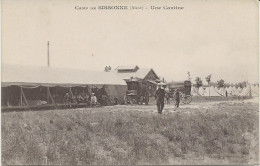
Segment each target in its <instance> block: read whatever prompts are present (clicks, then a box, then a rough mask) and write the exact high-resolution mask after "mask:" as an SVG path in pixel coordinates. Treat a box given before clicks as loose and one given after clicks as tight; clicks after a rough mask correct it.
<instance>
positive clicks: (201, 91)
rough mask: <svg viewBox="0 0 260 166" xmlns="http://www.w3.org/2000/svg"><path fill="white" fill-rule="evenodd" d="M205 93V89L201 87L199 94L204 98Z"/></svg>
mask: <svg viewBox="0 0 260 166" xmlns="http://www.w3.org/2000/svg"><path fill="white" fill-rule="evenodd" d="M204 93H205V90H204V88H203V87H200V88H199V94H200V95H202V96H204Z"/></svg>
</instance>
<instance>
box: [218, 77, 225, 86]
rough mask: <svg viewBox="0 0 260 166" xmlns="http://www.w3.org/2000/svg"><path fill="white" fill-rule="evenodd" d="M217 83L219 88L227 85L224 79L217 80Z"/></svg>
mask: <svg viewBox="0 0 260 166" xmlns="http://www.w3.org/2000/svg"><path fill="white" fill-rule="evenodd" d="M217 85H218V87H219V88H223V87H224V86H225V81H224V80H223V79H221V80H219V81H217Z"/></svg>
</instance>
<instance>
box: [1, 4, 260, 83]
mask: <svg viewBox="0 0 260 166" xmlns="http://www.w3.org/2000/svg"><path fill="white" fill-rule="evenodd" d="M100 5H103V6H105V5H127V6H143V7H145V8H147V9H146V10H123V11H122V10H120V11H118V10H76V9H75V6H81V7H83V6H84V7H90V6H100ZM150 6H161V7H163V6H182V7H184V9H183V10H151V9H150ZM258 9H259V6H258V1H257V0H248V1H245V0H218V1H215V0H196V1H193V0H183V1H167V0H166V1H160V2H158V1H143V0H139V1H112V0H110V1H104V0H103V1H101V0H97V1H90V0H85V1H79V0H62V1H61V0H37V1H35V0H3V1H2V63H7V64H21V65H34V66H47V41H50V65H51V67H65V68H74V69H84V70H104V67H105V66H108V65H110V66H111V67H112V69H113V68H116V67H117V66H122V65H138V66H139V67H144V68H153V69H154V71H155V72H156V73H157V75H159V76H161V77H164V78H165V79H166V80H167V81H172V80H173V81H179V80H184V79H187V72H188V71H189V72H190V73H191V77H192V79H195V78H196V77H201V78H202V79H203V81H204V83H206V81H205V77H206V76H207V75H209V74H212V81H213V82H216V81H217V80H220V79H224V80H225V82H233V83H236V82H240V81H249V82H252V83H255V82H258V77H259V74H258V73H259V72H258V71H259V70H258V64H259V58H258V57H259V56H258V55H259V50H258V48H259V42H258V38H259V34H258V24H259V23H258V20H259V15H258Z"/></svg>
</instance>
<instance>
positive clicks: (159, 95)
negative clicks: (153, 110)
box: [155, 85, 165, 114]
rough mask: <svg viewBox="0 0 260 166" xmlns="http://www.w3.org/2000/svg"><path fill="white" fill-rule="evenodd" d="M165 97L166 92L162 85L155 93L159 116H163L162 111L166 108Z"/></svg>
mask: <svg viewBox="0 0 260 166" xmlns="http://www.w3.org/2000/svg"><path fill="white" fill-rule="evenodd" d="M164 96H165V91H164V89H162V88H161V85H158V89H157V90H156V91H155V100H156V104H157V110H158V113H159V114H162V110H163V107H164Z"/></svg>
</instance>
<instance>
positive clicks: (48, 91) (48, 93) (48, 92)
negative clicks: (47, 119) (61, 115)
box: [47, 87, 50, 104]
mask: <svg viewBox="0 0 260 166" xmlns="http://www.w3.org/2000/svg"><path fill="white" fill-rule="evenodd" d="M49 96H50V89H49V87H47V103H48V104H49V103H50V98H49Z"/></svg>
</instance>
